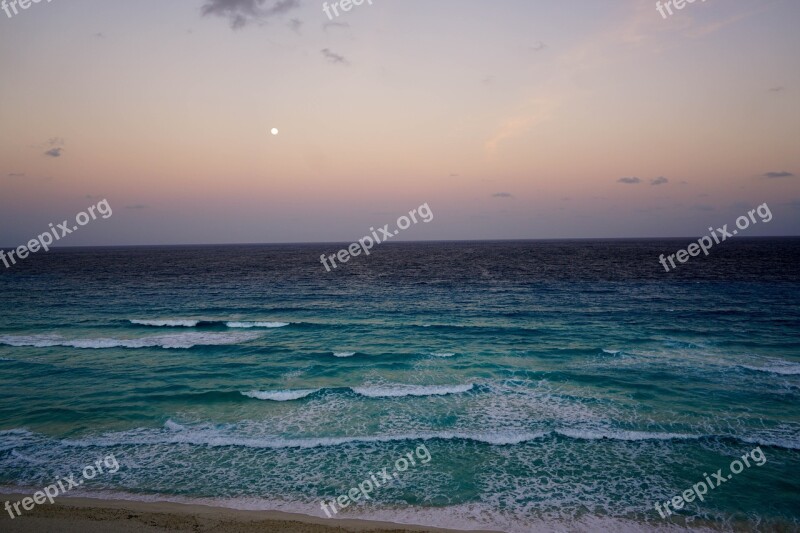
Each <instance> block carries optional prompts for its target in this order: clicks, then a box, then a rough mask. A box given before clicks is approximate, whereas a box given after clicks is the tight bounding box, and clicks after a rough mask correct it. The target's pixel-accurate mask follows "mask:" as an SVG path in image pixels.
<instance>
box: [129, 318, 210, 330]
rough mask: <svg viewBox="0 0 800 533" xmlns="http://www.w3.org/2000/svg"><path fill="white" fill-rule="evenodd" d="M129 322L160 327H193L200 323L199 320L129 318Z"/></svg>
mask: <svg viewBox="0 0 800 533" xmlns="http://www.w3.org/2000/svg"><path fill="white" fill-rule="evenodd" d="M129 322H130V323H131V324H136V325H139V326H154V327H159V328H162V327H170V328H193V327H195V326H197V324H199V323H200V321H199V320H129Z"/></svg>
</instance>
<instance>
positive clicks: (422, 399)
mask: <svg viewBox="0 0 800 533" xmlns="http://www.w3.org/2000/svg"><path fill="white" fill-rule="evenodd" d="M688 242H689V240H662V241H563V242H493V243H492V242H484V243H424V244H421V243H416V244H405V243H391V244H385V245H382V246H381V247H379V248H376V249H375V250H374V251H373V253H372V255H370V256H369V257H364V256H361V257H358V258H354V259H352V260H351V261H350V262H349V263H347V264H346V265H343V266H342V267H341V268H339V269H337V270H336V271H333V272H330V273H328V272H326V271H325V269H324V267H323V266H322V265H321V264H320V263H319V256H320V254H321V253H323V252H326V253H332V252H333V251H335V250H337V249H338V248H339V247H338V246H335V245H325V246H322V245H320V246H314V245H280V246H277V245H276V246H224V247H152V248H116V249H73V250H54V251H51V252H49V253H47V254H37V255H36V256H33V257H31V258H29V259H27V260H25V261H24V262H21V263H20V264H18V265H17V266H16V267H15V268H13V269H9V270H3V271H0V294H1V295H2V315H1V316H2V318H0V484H2V485H4V486H5V487H6V488H7V489H11V490H16V491H21V490H27V489H30V490H38V489H39V488H41V487H43V486H44V485H48V484H50V483H51V482H52V480H53V479H55V477H56V476H63V475H65V474H68V473H69V472H79V471H80V469H81V468H82V467H83V466H84V465H86V464H91V463H93V462H94V461H95V460H96V459H97V458H98V457H100V456H104V455H107V454H112V453H113V454H114V456H115V457H116V458H117V459H118V460H119V463H120V465H121V468H120V470H119V471H118V472H117V473H116V474H113V475H104V476H98V477H97V478H95V479H93V480H91V482H87V483H86V484H85V485H84V486H83V487H82V488H81V489H80V490H81V492H82V493H84V494H89V493H91V494H94V495H96V496H102V497H114V496H124V497H127V498H143V499H149V498H153V497H157V498H162V499H173V500H178V501H184V500H186V499H190V500H197V501H211V502H215V503H218V504H224V505H230V506H234V507H245V508H272V509H285V510H296V511H303V512H309V513H315V514H318V515H321V514H322V511H321V510H320V499H322V498H327V499H330V498H334V497H336V496H337V495H340V494H343V493H346V492H347V491H348V489H350V488H351V487H354V486H356V485H357V484H358V483H359V482H361V481H362V480H364V479H367V478H368V477H369V475H370V474H371V473H374V472H378V471H380V470H381V469H382V468H384V467H389V466H393V465H394V464H395V461H396V460H397V459H398V458H399V457H401V456H402V455H404V454H405V453H407V452H408V451H410V450H414V449H415V448H417V447H418V446H419V445H421V444H425V446H426V447H427V449H428V450H429V451H430V455H431V460H430V462H428V463H427V464H425V465H421V464H420V465H417V466H415V467H413V468H410V469H409V470H408V471H406V472H404V473H403V474H402V475H401V476H400V479H399V480H398V481H397V482H395V483H393V484H392V485H391V486H387V487H385V488H383V489H381V490H380V491H377V492H376V493H375V494H374V496H373V498H372V499H371V500H369V501H360V502H359V503H358V504H357V505H356V504H354V505H351V506H350V507H348V508H347V509H346V510H344V511H343V513H344V516H348V517H372V518H386V519H395V520H405V521H409V522H417V523H425V524H431V525H443V526H451V527H453V526H454V527H459V526H462V527H465V526H473V527H477V526H481V527H487V528H488V527H491V528H494V529H502V530H506V531H514V532H517V531H518V532H523V531H525V532H527V531H530V530H531V528H532V527H543V524H545V525H546V526H544V527H547V528H557V527H560V526H558V524H562V525H564V524H573V525H576V524H577V525H578V526H577V527H582V528H587V529H592V528H598V527H602V528H609V527H619V526H620V524H623V523H627V525H628V526H631V525H632V526H631V527H651V526H653V525H657V524H664V523H666V522H667V521H666V520H664V519H662V518H661V517H660V516H659V514H658V512H657V511H656V510H655V509H654V503H656V502H663V501H666V500H667V499H669V498H672V497H673V496H675V495H678V494H680V493H681V492H683V491H684V490H685V489H687V488H689V487H690V486H692V485H693V484H695V483H697V482H698V481H701V480H703V479H704V474H705V473H711V472H716V471H717V469H720V468H723V469H724V471H725V472H727V471H728V465H729V464H730V463H731V461H733V460H734V459H736V458H737V457H741V456H742V455H743V454H745V453H748V452H750V451H751V450H753V449H754V448H756V447H758V448H759V449H760V450H761V451H762V452H763V455H764V457H765V458H766V462H764V463H763V465H762V466H758V465H756V464H752V465H751V466H750V467H749V468H745V469H744V470H743V471H742V472H741V473H739V474H737V475H735V476H733V477H732V479H730V480H728V481H727V482H726V483H725V484H724V485H722V486H720V487H718V488H716V489H714V490H713V491H711V492H710V493H709V494H708V495H707V496H706V498H705V501H703V502H698V501H695V502H693V503H689V504H687V505H686V507H684V509H683V510H681V511H679V513H678V516H679V518H675V516H673V517H671V518H670V520H675V521H676V523H684V521H685V520H688V521H689V522H690V523H693V524H694V525H700V524H703V523H706V521H712V522H714V523H716V524H718V525H723V526H725V525H727V527H733V526H734V525H737V524H738V523H739V522H744V523H745V524H746V525H749V526H751V527H754V526H755V524H761V526H760V527H763V528H768V527H772V526H774V525H776V524H784V525H786V526H787V527H789V528H797V527H798V524H799V523H800V407H798V405H799V404H798V401H799V400H800V306H799V305H798V300H800V263H798V260H799V259H800V240H799V239H756V240H748V239H740V240H738V241H735V242H730V243H727V242H726V243H725V245H724V246H718V247H715V248H714V249H713V251H712V252H711V254H710V255H709V256H708V257H697V258H692V259H691V260H690V261H689V262H688V263H686V264H683V265H680V266H679V268H678V269H677V270H676V271H674V272H670V273H666V272H664V269H663V267H662V266H661V265H660V264H659V263H658V256H659V255H660V254H662V253H666V254H669V253H674V251H675V250H677V249H679V248H684V247H685V246H686V244H688ZM554 524H555V525H554Z"/></svg>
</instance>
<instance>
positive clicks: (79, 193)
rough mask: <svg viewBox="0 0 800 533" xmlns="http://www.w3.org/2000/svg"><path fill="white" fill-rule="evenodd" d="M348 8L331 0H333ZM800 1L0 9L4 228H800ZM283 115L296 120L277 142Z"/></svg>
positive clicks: (110, 240) (16, 234)
mask: <svg viewBox="0 0 800 533" xmlns="http://www.w3.org/2000/svg"><path fill="white" fill-rule="evenodd" d="M329 3H331V2H329ZM798 23H800V2H798V1H797V0H761V1H754V0H707V1H706V2H701V1H700V0H698V1H696V2H694V3H693V4H687V5H686V6H685V7H684V8H683V9H682V10H680V11H677V10H676V11H675V14H674V15H672V16H669V17H668V18H666V19H665V18H663V17H662V15H660V14H659V12H658V11H657V10H656V6H655V2H654V1H649V0H608V1H603V0H591V1H589V0H585V1H584V0H569V1H565V0H562V1H555V0H552V1H550V0H547V1H546V0H491V1H490V0H425V1H423V0H402V1H400V0H397V1H396V0H372V5H369V4H368V3H364V4H363V5H361V6H355V7H353V8H352V9H351V10H350V11H349V12H342V11H341V9H340V16H339V17H335V18H334V20H329V18H328V16H326V15H325V13H324V12H323V9H322V2H321V1H317V0H280V1H276V0H263V1H259V0H170V1H169V2H166V1H164V0H137V1H135V2H131V1H122V0H53V1H52V2H51V3H46V2H40V3H37V4H32V5H31V6H30V7H29V8H28V9H26V10H22V11H19V13H18V14H16V15H13V16H12V17H10V18H9V17H8V16H7V15H6V14H5V13H4V12H2V11H0V244H2V245H6V246H16V245H18V244H22V243H25V242H27V241H28V240H29V239H31V238H32V237H35V236H36V235H37V234H39V233H42V232H43V231H45V230H47V228H48V224H49V223H50V222H53V223H58V222H61V221H62V220H64V219H70V220H72V219H74V217H75V214H76V213H78V212H80V211H82V210H84V209H86V208H87V207H88V206H89V205H92V204H93V203H96V202H97V201H99V200H100V199H102V198H105V199H107V200H108V202H109V204H110V205H111V207H112V208H113V212H114V214H113V216H112V217H111V218H109V219H108V220H98V221H96V222H92V223H91V224H89V225H87V226H86V227H84V228H81V230H80V231H79V232H76V233H74V234H73V235H70V236H69V240H68V241H67V240H66V239H65V240H64V241H62V242H63V243H64V244H68V245H116V244H179V243H183V244H192V243H268V242H330V241H336V242H351V241H353V240H355V239H357V238H359V237H361V236H362V235H364V234H366V233H367V232H368V229H369V227H370V226H383V225H384V224H386V223H392V224H393V223H394V221H395V220H396V219H397V217H398V216H400V215H402V214H404V213H407V212H408V211H409V210H410V209H413V208H415V207H417V206H419V205H420V204H423V203H426V202H427V203H428V205H429V206H430V207H431V209H432V211H433V212H434V214H435V219H434V220H433V221H432V222H430V223H428V224H419V225H416V226H413V227H412V228H410V229H409V230H407V231H405V232H403V233H402V234H401V235H400V237H399V238H402V239H405V240H428V239H544V238H584V237H586V238H590V237H591V238H594V237H659V236H699V235H702V234H705V233H707V228H708V226H711V225H714V226H715V227H717V226H721V225H722V224H726V223H727V224H732V223H733V222H734V220H735V219H736V217H737V216H739V215H742V214H745V213H746V211H747V210H749V209H752V208H755V207H756V206H758V205H760V204H763V203H764V202H767V203H768V205H769V206H770V209H771V211H772V213H773V215H774V218H773V220H772V221H771V222H769V223H768V224H758V225H756V226H753V227H752V228H750V229H749V230H748V235H754V236H755V235H800V32H798V31H797V26H798ZM271 128H278V130H279V133H278V135H272V134H271V133H270V129H271Z"/></svg>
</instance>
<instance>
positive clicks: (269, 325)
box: [225, 322, 289, 328]
mask: <svg viewBox="0 0 800 533" xmlns="http://www.w3.org/2000/svg"><path fill="white" fill-rule="evenodd" d="M225 325H226V326H227V327H229V328H282V327H284V326H288V325H289V322H225Z"/></svg>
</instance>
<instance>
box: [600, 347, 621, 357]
mask: <svg viewBox="0 0 800 533" xmlns="http://www.w3.org/2000/svg"><path fill="white" fill-rule="evenodd" d="M603 353H607V354H608V355H619V354H621V353H622V350H607V349H606V348H603Z"/></svg>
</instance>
